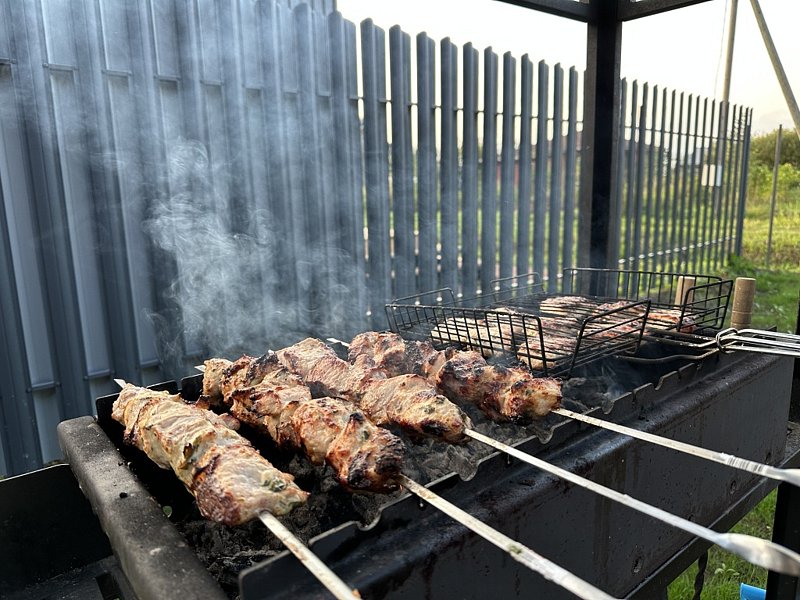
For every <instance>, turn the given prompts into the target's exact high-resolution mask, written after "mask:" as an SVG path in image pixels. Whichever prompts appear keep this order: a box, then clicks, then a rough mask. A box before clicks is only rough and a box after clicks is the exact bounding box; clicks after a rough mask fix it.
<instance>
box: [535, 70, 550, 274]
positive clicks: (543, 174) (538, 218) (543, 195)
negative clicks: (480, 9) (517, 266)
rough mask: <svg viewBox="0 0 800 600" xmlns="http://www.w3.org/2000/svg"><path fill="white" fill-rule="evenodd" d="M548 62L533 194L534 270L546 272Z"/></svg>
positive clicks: (539, 106) (540, 90)
mask: <svg viewBox="0 0 800 600" xmlns="http://www.w3.org/2000/svg"><path fill="white" fill-rule="evenodd" d="M548 76H549V70H548V68H547V63H545V62H544V61H543V60H542V61H539V75H538V86H537V103H536V176H535V179H534V186H535V187H534V195H533V270H534V271H535V272H536V273H539V275H542V274H543V273H544V265H545V262H544V238H545V231H546V230H545V219H546V217H547V208H546V207H547V115H548V107H547V97H548V95H549V94H548V87H549V85H548Z"/></svg>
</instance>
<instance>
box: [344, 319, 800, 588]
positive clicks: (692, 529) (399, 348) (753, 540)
mask: <svg viewBox="0 0 800 600" xmlns="http://www.w3.org/2000/svg"><path fill="white" fill-rule="evenodd" d="M398 338H399V340H398ZM402 342H404V340H403V339H402V338H400V336H397V334H394V333H378V332H366V333H364V334H360V335H359V336H356V338H354V340H353V344H352V345H350V348H351V352H352V354H351V355H350V356H349V358H350V359H351V360H355V361H362V362H366V363H367V364H372V365H375V364H384V365H387V364H393V365H404V366H396V367H395V369H397V368H418V369H422V370H423V371H424V370H425V369H429V368H431V365H435V364H437V362H438V359H441V357H442V356H443V355H444V356H445V357H446V353H443V354H434V353H431V352H429V351H428V352H423V351H422V350H420V347H422V348H426V344H427V342H411V343H409V347H410V348H411V350H410V351H407V350H406V347H405V345H401V343H402ZM428 345H429V344H428ZM354 348H359V349H360V352H359V351H358V350H354ZM411 356H416V357H417V358H419V357H420V356H427V357H428V358H427V360H423V361H421V362H417V361H414V360H413V359H412V358H411ZM553 412H556V413H559V412H561V411H560V409H555V410H554V411H553ZM466 433H467V435H468V436H469V437H471V438H473V439H474V440H477V441H479V442H481V443H484V444H486V445H488V446H491V447H493V448H495V449H497V450H500V451H501V452H504V453H506V454H508V455H509V456H513V457H515V458H518V459H520V460H522V461H523V462H526V463H528V464H530V465H532V466H534V467H537V468H539V469H541V470H543V471H545V472H547V473H551V474H554V475H556V476H557V477H560V478H561V479H565V480H566V481H569V482H571V483H573V484H575V485H578V486H580V487H583V488H586V489H589V490H591V491H593V492H595V493H597V494H599V495H601V496H603V497H605V498H609V499H611V500H614V501H615V502H619V503H620V504H624V505H625V506H628V507H629V508H632V509H634V510H636V511H638V512H641V513H643V514H646V515H649V516H651V517H653V518H655V519H658V520H660V521H662V522H664V523H668V524H670V525H672V526H674V527H676V528H678V529H681V530H683V531H686V532H688V533H690V534H692V535H694V536H696V537H700V538H703V539H705V540H708V541H710V542H711V543H713V544H716V545H718V546H719V547H720V548H723V549H725V550H728V551H729V552H732V553H734V554H737V555H738V556H740V557H742V558H744V559H745V560H747V561H748V562H751V563H753V564H755V565H758V566H761V567H763V568H766V569H769V570H771V571H777V572H781V573H786V574H796V575H800V554H798V553H797V552H794V551H792V550H789V549H787V548H785V547H783V546H780V545H778V544H775V543H774V542H770V541H767V540H763V539H760V538H757V537H753V536H745V535H741V534H734V533H719V532H716V531H713V530H711V529H709V528H707V527H703V526H702V525H698V524H697V523H694V522H692V521H689V520H687V519H684V518H682V517H679V516H677V515H674V514H672V513H669V512H667V511H665V510H662V509H660V508H657V507H655V506H652V505H650V504H647V503H645V502H642V501H641V500H638V499H636V498H632V497H631V496H628V495H626V494H623V493H621V492H618V491H616V490H613V489H611V488H607V487H605V486H603V485H600V484H598V483H595V482H593V481H591V480H589V479H586V478H584V477H581V476H579V475H576V474H574V473H572V472H570V471H567V470H565V469H562V468H560V467H557V466H555V465H553V464H550V463H548V462H547V461H544V460H542V459H540V458H537V457H535V456H531V455H530V454H527V453H525V452H522V451H520V450H518V449H517V448H514V447H513V446H509V445H507V444H504V443H502V442H499V441H497V440H495V439H493V438H491V437H488V436H486V435H483V434H481V433H479V432H477V431H475V430H472V429H470V430H467V432H466ZM731 466H734V465H733V464H731Z"/></svg>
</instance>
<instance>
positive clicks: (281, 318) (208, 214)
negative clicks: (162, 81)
mask: <svg viewBox="0 0 800 600" xmlns="http://www.w3.org/2000/svg"><path fill="white" fill-rule="evenodd" d="M213 175H214V171H213V169H212V168H211V164H210V160H209V156H208V152H207V150H206V147H205V146H204V145H203V144H201V143H199V142H196V141H189V140H179V141H177V142H176V143H174V144H173V145H172V146H171V147H170V148H169V150H168V180H169V189H170V191H171V194H170V195H169V196H168V197H165V198H161V199H158V200H156V201H154V202H153V203H152V205H151V207H150V211H149V216H148V218H147V220H146V221H145V223H144V230H145V232H146V233H147V234H148V236H149V237H150V239H151V240H152V243H153V245H154V246H155V247H156V248H157V249H159V250H160V251H161V253H162V256H163V257H167V258H168V259H171V263H172V264H171V265H170V266H171V268H169V267H168V266H167V265H164V264H162V265H156V270H157V271H159V270H161V273H162V276H165V277H166V278H167V279H171V281H169V283H168V285H167V287H166V288H164V289H162V290H161V294H162V302H164V303H165V304H170V303H171V304H172V305H173V306H174V307H176V308H177V311H176V316H177V317H178V318H179V319H180V320H181V327H180V331H179V332H178V334H177V335H176V334H173V336H174V337H175V338H176V339H168V338H167V335H168V334H167V333H166V332H167V331H169V329H170V328H168V327H163V326H164V325H166V324H165V323H164V322H163V319H164V318H165V315H163V314H160V315H159V314H156V315H152V317H153V319H154V322H155V323H156V325H157V327H159V325H160V326H161V327H159V331H158V333H159V335H160V337H161V349H162V352H164V353H166V354H170V353H175V354H181V353H189V354H197V353H200V354H206V353H212V354H220V355H228V354H230V353H231V352H235V351H243V350H249V351H258V350H259V348H258V347H257V345H258V344H259V343H264V342H265V341H266V339H265V338H266V337H267V336H266V335H265V334H266V333H267V331H266V329H268V328H269V329H272V330H273V331H279V330H281V331H287V330H289V329H290V325H291V324H292V323H294V322H295V321H296V318H295V314H294V311H293V309H292V307H291V306H288V305H284V304H282V303H281V302H280V301H279V300H278V299H277V298H275V297H274V295H273V294H272V293H270V288H272V287H273V286H274V285H275V283H276V282H275V281H274V277H271V275H270V271H269V269H262V266H263V265H268V264H269V263H270V262H271V261H272V260H273V255H274V245H275V243H276V242H277V239H276V238H277V235H276V232H274V231H273V230H272V227H271V226H270V223H269V220H268V219H267V218H266V216H265V215H264V214H263V213H262V214H259V213H256V214H254V215H252V220H253V224H254V226H255V227H254V228H255V229H257V230H261V231H262V232H263V235H262V236H260V237H255V236H254V235H252V234H250V233H249V232H246V231H235V230H234V229H233V226H232V223H231V218H230V204H231V203H230V198H228V197H227V196H226V195H225V194H221V193H219V192H218V189H219V187H220V185H219V180H220V178H219V177H216V178H215V177H214V176H213ZM164 271H166V272H164ZM170 271H171V272H170ZM159 317H161V319H159ZM264 317H268V319H264ZM267 323H268V324H269V327H268V328H265V327H264V325H265V324H267ZM178 338H179V339H178ZM261 351H263V349H261ZM163 358H164V360H165V361H166V362H170V361H174V360H176V359H179V358H182V356H165V357H163Z"/></svg>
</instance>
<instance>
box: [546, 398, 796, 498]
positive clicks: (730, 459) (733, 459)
mask: <svg viewBox="0 0 800 600" xmlns="http://www.w3.org/2000/svg"><path fill="white" fill-rule="evenodd" d="M551 412H553V413H554V414H557V415H561V416H562V417H567V418H569V419H575V420H576V421H581V422H582V423H588V424H589V425H594V426H596V427H601V428H602V429H608V430H609V431H615V432H616V433H621V434H623V435H627V436H630V437H632V438H636V439H639V440H644V441H645V442H650V443H651V444H656V445H657V446H662V447H664V448H670V449H671V450H677V451H678V452H683V453H685V454H691V455H692V456H698V457H700V458H704V459H706V460H710V461H712V462H716V463H719V464H721V465H725V466H728V467H732V468H734V469H739V470H741V471H747V472H748V473H754V474H755V475H760V476H762V477H769V478H770V479H777V480H778V481H785V482H787V483H791V484H792V485H796V486H800V469H781V468H778V467H773V466H771V465H766V464H763V463H759V462H756V461H753V460H747V459H746V458H739V457H738V456H733V455H731V454H726V453H724V452H717V451H715V450H708V449H706V448H701V447H699V446H693V445H692V444H687V443H685V442H679V441H677V440H671V439H669V438H665V437H662V436H660V435H655V434H653V433H648V432H647V431H640V430H639V429H632V428H631V427H625V426H624V425H617V424H616V423H611V422H609V421H604V420H602V419H597V418H595V417H590V416H588V415H582V414H580V413H576V412H574V411H571V410H567V409H565V408H555V409H553V410H552V411H551Z"/></svg>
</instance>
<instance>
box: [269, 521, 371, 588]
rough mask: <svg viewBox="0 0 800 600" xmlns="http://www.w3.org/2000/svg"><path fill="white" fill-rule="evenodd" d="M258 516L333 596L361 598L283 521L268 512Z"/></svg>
mask: <svg viewBox="0 0 800 600" xmlns="http://www.w3.org/2000/svg"><path fill="white" fill-rule="evenodd" d="M258 518H259V519H261V522H262V523H264V525H266V526H267V528H268V529H269V530H270V531H271V532H272V533H273V534H275V536H276V537H277V538H278V539H279V540H280V541H281V542H283V545H284V546H286V547H287V548H288V549H289V551H290V552H291V553H292V554H294V555H295V556H296V557H297V558H298V560H299V561H300V562H301V563H303V565H305V567H306V568H307V569H308V570H309V571H311V573H312V574H313V575H314V577H316V578H317V579H318V580H319V582H320V583H321V584H322V585H324V586H325V588H326V589H327V590H328V591H329V592H330V593H331V594H333V596H334V597H335V598H337V599H338V600H352V599H353V598H361V595H360V594H359V593H358V592H357V591H355V590H353V589H351V588H350V586H348V585H347V584H346V583H345V582H344V581H342V580H341V579H339V576H338V575H336V573H334V572H333V571H331V570H330V568H329V567H328V565H326V564H325V563H324V562H322V561H321V560H320V559H319V557H318V556H317V555H316V554H314V553H313V552H311V550H309V548H308V546H306V545H305V544H304V543H303V542H301V541H300V540H298V539H297V537H296V536H295V535H294V534H293V533H292V532H291V531H289V530H288V529H286V527H284V525H283V523H281V522H280V521H279V520H278V519H276V518H275V516H274V515H271V514H270V513H268V512H262V513H261V514H260V515H258Z"/></svg>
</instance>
